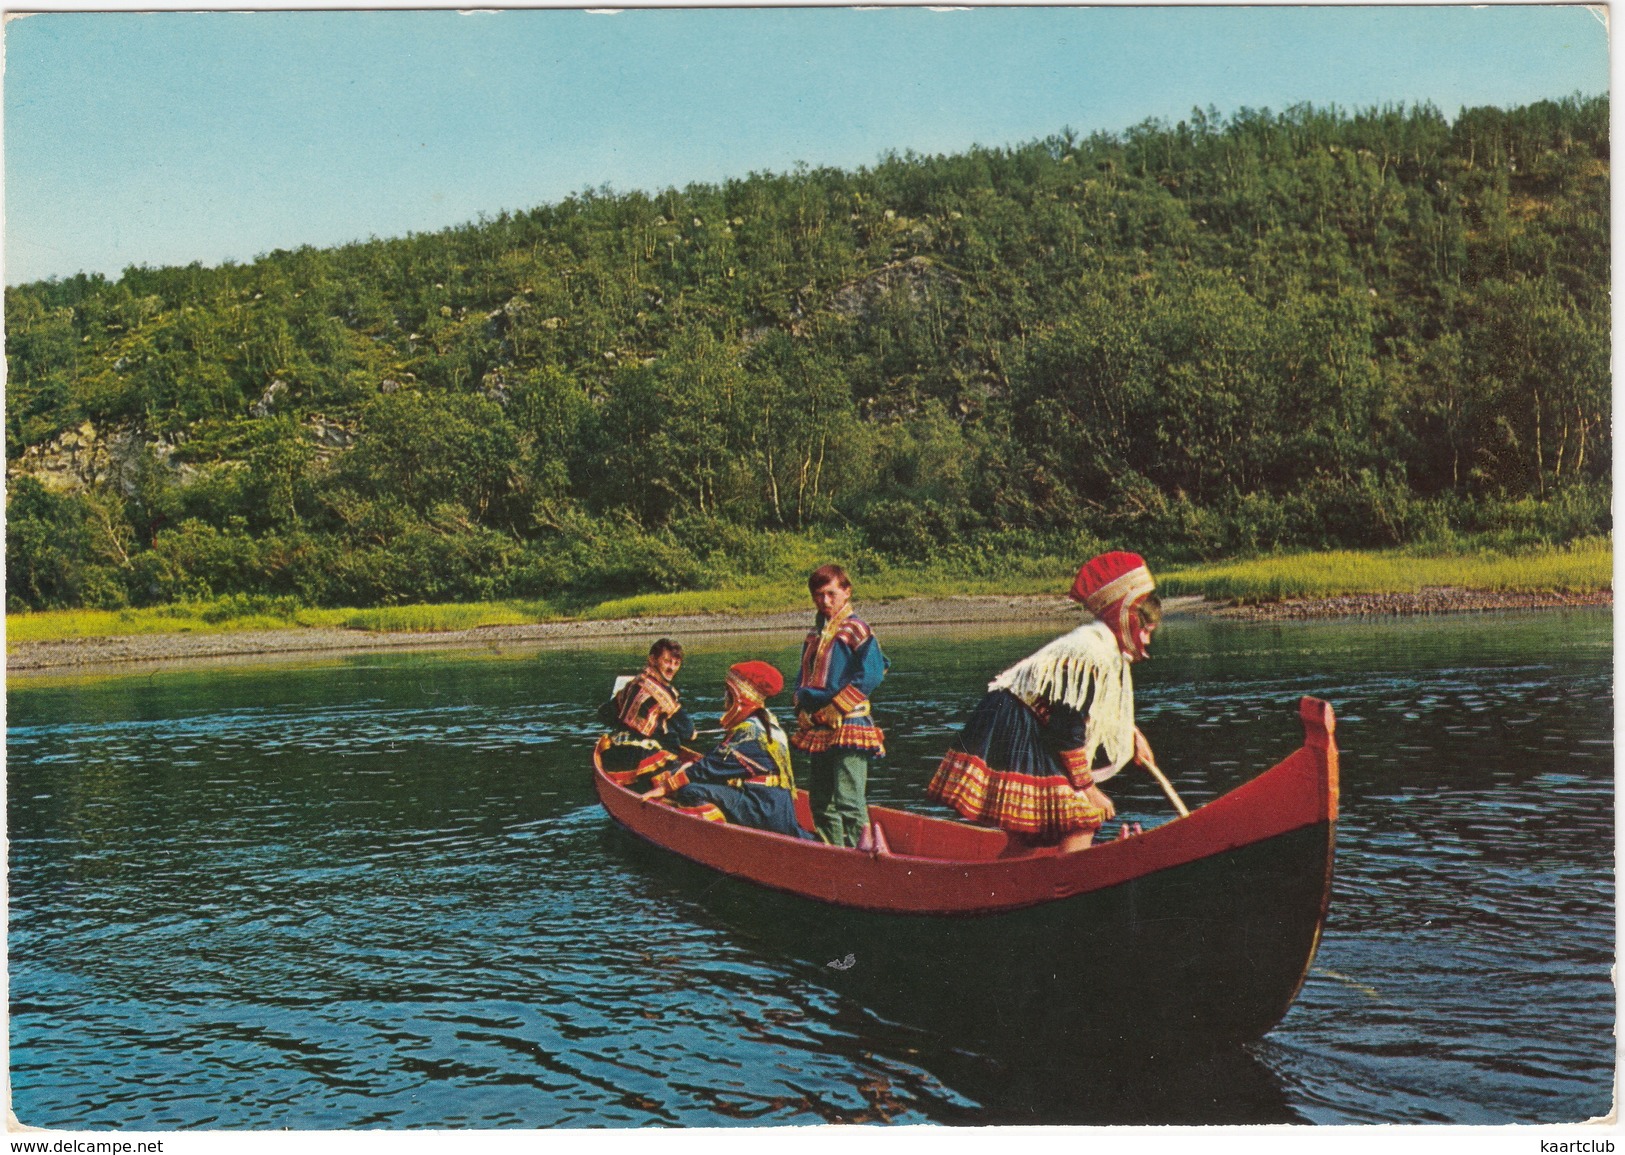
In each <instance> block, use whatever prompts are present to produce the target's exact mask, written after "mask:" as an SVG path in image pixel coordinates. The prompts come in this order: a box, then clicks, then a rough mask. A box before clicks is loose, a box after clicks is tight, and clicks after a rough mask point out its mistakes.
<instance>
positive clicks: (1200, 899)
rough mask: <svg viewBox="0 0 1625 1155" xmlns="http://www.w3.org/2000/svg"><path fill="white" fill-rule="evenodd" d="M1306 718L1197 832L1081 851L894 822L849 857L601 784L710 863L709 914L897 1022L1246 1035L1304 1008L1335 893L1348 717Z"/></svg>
mask: <svg viewBox="0 0 1625 1155" xmlns="http://www.w3.org/2000/svg"><path fill="white" fill-rule="evenodd" d="M1299 714H1300V717H1301V718H1302V720H1303V724H1304V732H1305V740H1304V745H1303V746H1302V747H1301V748H1300V749H1298V750H1297V751H1295V752H1294V753H1292V754H1291V755H1289V756H1288V757H1287V758H1286V759H1285V760H1283V761H1282V762H1280V763H1279V764H1278V765H1276V766H1274V767H1273V768H1271V769H1269V770H1267V771H1265V772H1264V773H1263V774H1261V775H1259V776H1258V777H1257V778H1254V779H1252V780H1251V781H1249V782H1247V783H1245V784H1244V785H1242V786H1240V787H1238V788H1237V789H1235V790H1233V791H1231V792H1230V793H1228V794H1225V795H1223V796H1222V797H1220V798H1217V799H1215V800H1214V801H1212V802H1210V803H1208V804H1207V805H1205V806H1203V807H1201V808H1199V809H1197V810H1196V811H1194V812H1192V813H1191V814H1190V815H1189V816H1188V817H1184V818H1179V819H1176V820H1174V821H1172V822H1169V823H1167V824H1165V825H1163V826H1160V827H1157V828H1155V829H1153V830H1150V831H1147V832H1146V833H1144V834H1142V835H1139V836H1137V837H1134V838H1130V839H1125V840H1122V841H1111V842H1103V843H1101V844H1099V845H1097V846H1094V847H1090V848H1088V849H1085V850H1081V851H1072V852H1070V853H1065V854H1062V853H1059V852H1057V851H1056V850H1055V849H1054V848H1040V849H1032V848H1027V847H1019V846H1016V845H1012V844H1011V843H1010V842H1009V841H1008V840H1007V839H1006V837H1005V835H1004V834H1003V833H1002V832H1000V831H996V830H989V829H985V828H981V827H975V826H969V825H966V824H964V823H959V822H954V821H949V820H944V819H936V818H929V817H925V816H921V815H916V814H910V813H906V812H903V811H897V810H890V809H887V808H883V807H872V808H871V810H870V814H871V818H872V819H873V820H874V821H875V822H876V823H877V825H878V826H879V827H880V830H881V832H882V834H883V836H884V842H885V844H886V845H885V846H884V847H883V848H882V849H880V850H878V851H875V852H865V851H856V850H844V849H837V848H835V847H831V846H826V845H824V844H822V843H813V842H803V841H797V840H795V839H791V838H786V837H783V836H780V835H775V834H769V833H765V832H762V831H756V830H750V829H748V828H744V827H739V826H730V825H727V824H725V823H718V822H708V821H705V820H703V819H699V818H695V817H692V816H689V815H686V814H683V813H681V812H679V811H676V810H674V809H672V808H671V807H669V806H665V805H662V804H659V803H648V802H645V801H643V800H642V799H641V797H640V796H639V795H637V794H635V793H633V792H631V791H629V790H626V789H625V788H623V787H621V786H618V785H616V784H615V783H614V782H612V781H611V780H610V779H609V778H607V777H606V776H605V775H604V774H602V773H598V774H596V775H595V779H596V783H597V789H598V795H599V798H600V799H601V800H602V802H603V804H604V807H605V808H606V809H607V810H608V811H609V813H610V814H611V816H612V817H613V818H614V819H615V820H616V821H617V822H618V823H619V824H620V825H621V826H623V827H625V828H626V829H627V830H629V831H631V832H632V833H634V834H636V835H637V836H638V837H640V838H642V839H644V840H646V841H647V842H650V843H652V844H654V845H655V846H658V847H660V848H662V849H664V850H667V851H670V852H672V853H675V854H677V855H680V856H681V857H683V858H685V859H688V860H689V861H690V862H693V863H695V864H698V865H699V866H702V867H705V868H708V870H707V871H706V872H704V873H703V874H702V876H701V877H702V878H706V879H708V882H707V884H706V906H707V908H708V909H714V910H716V911H718V912H719V913H722V914H724V915H725V916H726V917H728V918H729V921H730V922H732V923H733V924H735V925H737V926H739V927H741V928H742V929H744V930H745V931H746V932H748V933H751V934H755V935H758V936H764V937H767V938H770V939H772V940H774V942H775V943H776V945H777V946H779V947H780V948H781V949H784V950H787V951H788V952H789V953H791V954H792V955H793V956H795V957H798V958H801V959H803V960H805V961H807V962H809V963H811V964H813V965H814V966H817V967H818V968H819V971H818V973H819V975H820V977H821V978H822V979H823V980H824V981H826V982H828V983H829V984H830V985H832V986H836V987H839V988H842V989H844V990H848V991H850V992H852V993H854V994H855V995H857V996H858V997H860V998H862V999H863V1001H864V1002H865V1003H866V1004H867V1005H870V1006H872V1007H873V1008H874V1009H876V1010H879V1011H881V1012H882V1013H886V1014H890V1015H892V1016H894V1017H898V1018H902V1019H904V1020H905V1021H908V1022H911V1023H913V1024H915V1025H917V1026H923V1027H927V1028H930V1029H940V1030H942V1031H944V1032H949V1033H952V1034H953V1035H954V1036H955V1037H963V1036H965V1035H967V1034H969V1035H975V1036H980V1037H983V1038H988V1037H990V1036H1006V1037H1008V1036H1010V1035H1011V1034H1012V1032H1013V1033H1014V1035H1015V1037H1017V1038H1019V1039H1020V1040H1021V1041H1022V1042H1024V1043H1030V1042H1035V1041H1037V1040H1039V1039H1045V1038H1064V1039H1067V1040H1072V1041H1076V1040H1080V1039H1084V1038H1090V1039H1099V1038H1107V1037H1109V1038H1113V1039H1118V1040H1131V1039H1132V1040H1136V1041H1142V1042H1143V1041H1150V1040H1161V1039H1168V1038H1179V1039H1192V1038H1201V1039H1205V1040H1210V1041H1247V1040H1251V1039H1256V1038H1258V1037H1259V1036H1261V1035H1262V1034H1264V1033H1265V1032H1266V1031H1268V1030H1269V1029H1270V1028H1271V1027H1272V1026H1274V1025H1275V1023H1277V1022H1278V1021H1279V1020H1280V1018H1281V1016H1282V1015H1284V1014H1285V1013H1286V1010H1287V1008H1288V1007H1289V1006H1290V1004H1291V1002H1292V999H1293V998H1294V997H1295V996H1296V993H1297V990H1298V988H1299V986H1300V985H1301V984H1302V981H1303V978H1304V975H1305V974H1306V973H1307V971H1308V968H1309V964H1310V962H1311V960H1312V958H1313V956H1314V951H1315V947H1316V944H1317V943H1318V940H1319V935H1320V928H1321V925H1322V922H1323V920H1324V917H1325V912H1326V906H1327V901H1328V897H1329V893H1330V885H1331V865H1332V857H1333V845H1334V831H1335V827H1336V818H1337V794H1338V778H1337V747H1336V743H1335V740H1334V737H1333V732H1334V722H1333V719H1332V713H1331V710H1330V708H1329V707H1328V706H1327V705H1326V704H1325V703H1323V702H1319V701H1316V700H1315V699H1311V698H1305V699H1303V700H1302V702H1301V703H1300V708H1299ZM802 808H803V811H805V798H803V799H802ZM803 822H804V824H805V825H809V826H810V822H809V821H808V820H807V815H806V814H805V813H803ZM711 872H721V873H722V874H724V875H726V876H729V877H730V878H732V879H735V880H738V883H739V885H728V886H721V887H719V886H718V885H717V879H716V875H715V874H714V873H711Z"/></svg>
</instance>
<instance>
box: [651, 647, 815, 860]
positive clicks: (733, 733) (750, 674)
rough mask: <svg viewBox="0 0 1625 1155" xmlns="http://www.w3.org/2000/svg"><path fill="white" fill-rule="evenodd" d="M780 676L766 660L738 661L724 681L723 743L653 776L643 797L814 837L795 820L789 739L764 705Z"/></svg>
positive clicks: (778, 686)
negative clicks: (712, 809) (709, 807)
mask: <svg viewBox="0 0 1625 1155" xmlns="http://www.w3.org/2000/svg"><path fill="white" fill-rule="evenodd" d="M782 689H784V677H783V675H781V674H780V673H779V672H778V671H777V670H775V669H774V668H773V667H772V666H770V665H768V664H767V663H766V662H740V663H739V664H738V665H736V666H734V667H732V668H731V669H729V671H728V676H727V678H726V680H725V681H724V683H723V695H724V710H723V714H722V728H723V730H724V731H725V735H724V737H723V739H722V742H721V743H720V744H719V745H718V746H717V748H716V749H715V750H713V751H711V753H709V754H707V755H706V756H705V757H704V758H701V759H699V760H698V761H695V762H690V763H688V764H687V765H684V766H678V767H675V768H672V769H668V770H663V771H662V772H661V773H659V774H658V775H656V777H655V780H654V787H653V789H651V790H650V791H649V793H648V794H646V795H644V797H645V798H646V799H655V798H661V797H666V796H669V797H670V798H671V800H672V801H673V802H675V803H677V804H678V805H679V806H699V805H702V804H704V803H707V802H709V803H711V804H712V805H714V806H715V807H716V808H717V809H719V810H721V811H722V813H723V815H724V817H726V818H727V820H728V821H729V822H733V823H737V824H738V825H740V826H754V827H756V828H757V829H759V830H771V831H773V832H774V833H775V834H787V835H789V836H790V837H792V838H806V839H813V840H816V839H817V835H815V834H812V833H811V832H809V831H806V830H803V829H802V828H801V825H800V823H799V822H797V821H796V779H795V774H794V772H793V771H792V770H791V768H790V741H789V739H788V738H787V737H786V736H785V733H784V727H783V726H781V725H780V724H779V720H778V719H777V718H775V717H774V716H773V711H771V710H769V709H768V708H767V700H768V699H769V698H771V697H772V696H773V695H774V694H777V693H778V692H779V691H780V690H782Z"/></svg>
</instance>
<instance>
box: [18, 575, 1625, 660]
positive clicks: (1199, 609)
mask: <svg viewBox="0 0 1625 1155" xmlns="http://www.w3.org/2000/svg"><path fill="white" fill-rule="evenodd" d="M1612 604H1613V594H1612V592H1611V591H1606V590H1605V591H1602V592H1600V593H1596V594H1575V595H1571V594H1507V593H1494V592H1489V591H1475V590H1458V589H1449V588H1443V587H1441V588H1437V589H1426V590H1423V591H1422V592H1420V593H1416V594H1354V595H1348V596H1345V597H1336V598H1320V599H1309V600H1300V601H1284V602H1275V603H1270V604H1267V605H1255V606H1231V605H1224V604H1220V603H1214V602H1207V601H1203V600H1202V599H1201V598H1194V597H1187V598H1170V599H1168V601H1167V603H1166V605H1167V610H1168V612H1169V613H1170V614H1213V615H1215V616H1218V617H1228V618H1240V619H1243V620H1249V621H1281V620H1293V619H1304V618H1332V617H1349V616H1361V615H1394V614H1439V613H1472V612H1480V613H1481V612H1487V611H1493V610H1528V609H1548V608H1559V607H1574V606H1609V605H1612ZM1078 615H1079V612H1078V609H1077V607H1076V606H1075V605H1073V604H1072V603H1071V602H1070V601H1068V600H1067V599H1066V598H1064V597H1059V596H999V597H948V598H907V599H903V600H899V601H892V602H866V603H864V605H863V616H864V618H865V619H866V620H868V621H869V622H871V623H872V624H874V625H876V626H882V627H886V628H888V629H890V628H907V627H911V626H942V625H960V626H976V625H996V624H1000V623H1004V624H1009V623H1017V622H1020V623H1033V624H1045V623H1054V624H1055V625H1056V626H1057V627H1061V626H1066V625H1070V624H1072V623H1075V622H1076V621H1077V620H1078ZM807 621H808V613H807V611H805V610H795V611H791V612H787V613H781V614H760V615H752V616H747V617H734V616H730V615H726V614H691V615H685V616H681V617H641V618H622V619H617V620H613V621H574V622H545V623H539V624H535V625H524V626H482V627H480V628H478V629H472V630H449V631H445V632H441V633H367V632H365V631H359V630H343V629H286V630H254V631H245V632H241V633H223V634H185V633H182V634H140V635H130V636H125V637H104V638H69V639H64V640H62V641H52V642H22V643H19V644H17V645H15V646H13V647H11V648H10V649H9V651H8V653H7V656H6V669H7V673H8V675H14V674H25V675H26V674H29V673H64V672H69V671H72V672H82V673H91V672H95V671H97V670H99V669H102V668H110V669H130V668H131V667H132V666H134V665H152V666H162V667H170V666H174V665H178V664H187V665H195V664H215V663H220V662H227V663H233V664H235V663H240V662H245V661H266V660H277V659H291V658H299V657H310V656H318V655H325V656H339V655H342V654H355V653H366V652H369V651H376V650H399V649H424V650H429V649H434V650H456V649H501V648H506V647H514V646H548V645H569V644H577V645H579V644H581V643H587V644H591V643H592V642H593V641H595V640H610V639H616V640H619V639H637V640H640V641H641V640H643V639H648V640H650V641H652V640H653V639H655V638H657V637H660V636H662V635H666V634H671V635H676V636H681V637H683V638H685V639H688V638H695V637H702V636H721V635H728V634H749V633H756V634H760V633H776V634H780V635H782V636H783V639H785V640H791V639H795V638H799V637H800V636H801V634H802V633H803V632H804V631H805V630H806V628H807Z"/></svg>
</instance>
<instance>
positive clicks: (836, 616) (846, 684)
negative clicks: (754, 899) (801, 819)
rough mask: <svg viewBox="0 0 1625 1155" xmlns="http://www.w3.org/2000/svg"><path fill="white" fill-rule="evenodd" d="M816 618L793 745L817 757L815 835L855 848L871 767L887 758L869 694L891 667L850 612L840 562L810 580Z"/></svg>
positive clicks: (799, 689)
mask: <svg viewBox="0 0 1625 1155" xmlns="http://www.w3.org/2000/svg"><path fill="white" fill-rule="evenodd" d="M807 592H808V593H810V594H811V595H812V601H813V608H814V609H816V610H817V611H818V616H817V617H816V618H815V619H814V620H813V628H812V631H811V632H810V633H808V635H807V642H806V645H805V646H803V647H802V651H801V676H800V678H799V679H798V681H797V683H796V733H795V737H793V738H792V739H791V740H790V742H791V744H792V745H793V746H795V748H796V749H797V750H800V751H803V752H804V753H807V754H810V755H812V776H811V780H810V781H809V783H808V791H807V793H808V796H809V798H810V799H811V801H812V808H813V821H814V822H816V823H817V824H818V835H819V837H820V838H822V839H823V840H824V841H825V842H828V843H830V844H831V845H834V846H856V845H857V844H858V842H859V840H860V839H862V837H863V835H864V832H865V831H866V830H867V829H868V826H869V801H868V788H869V767H870V765H871V764H872V763H873V761H874V759H876V758H881V757H884V756H885V753H886V736H885V734H884V733H883V732H882V731H881V729H880V727H879V726H877V725H876V724H875V719H874V714H873V713H872V712H871V710H870V706H869V696H870V695H871V694H873V693H874V692H875V690H876V689H877V688H878V687H879V686H880V682H881V680H882V679H883V678H885V676H886V668H887V666H888V665H889V664H890V663H888V662H887V661H886V655H885V654H883V653H882V652H881V650H880V643H879V641H877V640H876V639H875V636H874V632H873V631H872V630H870V629H869V627H868V625H867V624H866V623H865V622H864V621H862V620H861V619H860V618H858V617H857V616H855V615H854V614H853V613H852V581H851V579H850V578H848V577H847V576H846V571H845V570H843V569H842V568H841V567H840V566H838V565H826V566H821V567H819V568H818V569H815V570H814V571H813V572H812V575H811V576H810V577H808V579H807Z"/></svg>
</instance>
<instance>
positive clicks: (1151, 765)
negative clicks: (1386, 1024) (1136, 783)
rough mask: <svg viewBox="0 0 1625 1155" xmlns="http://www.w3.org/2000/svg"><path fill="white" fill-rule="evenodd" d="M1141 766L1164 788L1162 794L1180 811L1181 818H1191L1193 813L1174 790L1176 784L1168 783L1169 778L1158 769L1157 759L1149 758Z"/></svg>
mask: <svg viewBox="0 0 1625 1155" xmlns="http://www.w3.org/2000/svg"><path fill="white" fill-rule="evenodd" d="M1140 765H1141V766H1144V767H1145V768H1146V769H1147V770H1149V771H1150V772H1151V777H1153V778H1155V779H1156V780H1157V785H1158V786H1161V787H1162V792H1163V793H1164V794H1166V795H1168V801H1170V802H1172V803H1173V804H1174V809H1175V810H1177V811H1179V816H1180V817H1181V818H1189V817H1190V813H1191V812H1190V808H1189V807H1188V806H1186V805H1185V803H1184V802H1183V801H1181V800H1180V797H1179V793H1178V791H1176V790H1175V789H1174V784H1173V783H1172V782H1170V781H1168V776H1167V775H1166V774H1164V773H1163V772H1162V771H1161V770H1160V769H1158V768H1157V763H1156V761H1155V759H1151V758H1147V759H1145V760H1144V761H1142V762H1141V763H1140Z"/></svg>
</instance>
